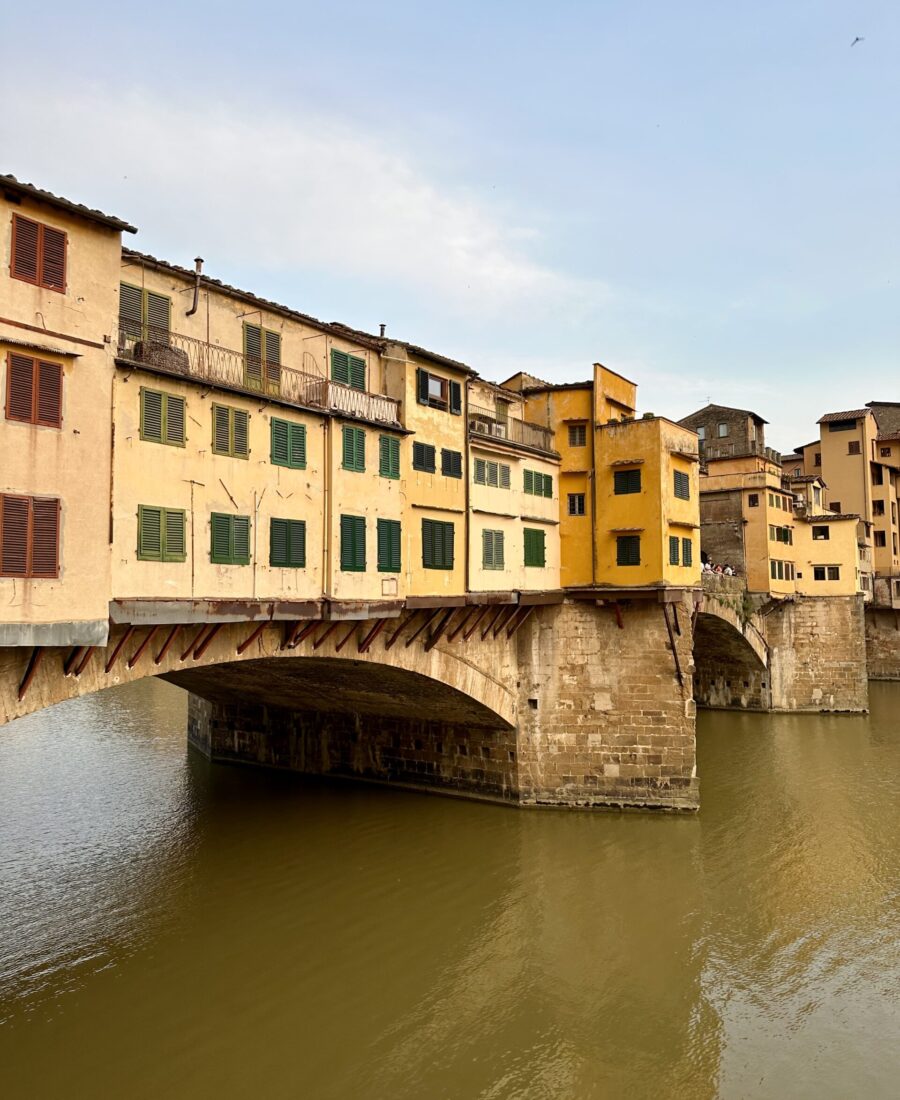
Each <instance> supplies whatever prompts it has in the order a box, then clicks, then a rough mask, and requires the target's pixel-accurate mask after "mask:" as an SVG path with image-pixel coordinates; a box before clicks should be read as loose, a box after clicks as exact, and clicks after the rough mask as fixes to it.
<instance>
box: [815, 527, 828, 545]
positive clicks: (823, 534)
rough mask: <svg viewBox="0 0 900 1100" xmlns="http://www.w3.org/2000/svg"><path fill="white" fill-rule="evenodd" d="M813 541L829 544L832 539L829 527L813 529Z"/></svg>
mask: <svg viewBox="0 0 900 1100" xmlns="http://www.w3.org/2000/svg"><path fill="white" fill-rule="evenodd" d="M812 537H813V541H816V542H822V541H824V542H827V541H828V540H829V539H830V538H831V532H830V531H829V529H828V528H827V527H813V529H812Z"/></svg>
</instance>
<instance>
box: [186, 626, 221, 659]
mask: <svg viewBox="0 0 900 1100" xmlns="http://www.w3.org/2000/svg"><path fill="white" fill-rule="evenodd" d="M224 625H225V624H224V623H213V625H212V626H211V627H210V628H209V633H208V634H207V635H206V637H205V638H204V639H203V641H202V642H201V643H200V644H199V645H198V646H197V648H196V649H195V650H194V653H193V657H194V660H195V661H199V660H200V658H201V657H202V656H203V654H204V653H205V652H206V651H207V650H208V649H209V645H210V642H212V640H213V638H215V636H216V635H217V634H218V633H219V631H220V630H221V629H222V627H223V626H224Z"/></svg>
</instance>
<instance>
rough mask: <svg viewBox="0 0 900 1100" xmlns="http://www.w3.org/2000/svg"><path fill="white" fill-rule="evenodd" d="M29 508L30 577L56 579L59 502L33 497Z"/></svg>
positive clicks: (57, 571) (57, 570)
mask: <svg viewBox="0 0 900 1100" xmlns="http://www.w3.org/2000/svg"><path fill="white" fill-rule="evenodd" d="M31 506H32V509H33V529H32V530H33V533H32V536H31V575H32V577H56V576H58V574H59V501H58V500H48V499H47V498H46V497H43V498H42V497H34V498H33V499H32V502H31Z"/></svg>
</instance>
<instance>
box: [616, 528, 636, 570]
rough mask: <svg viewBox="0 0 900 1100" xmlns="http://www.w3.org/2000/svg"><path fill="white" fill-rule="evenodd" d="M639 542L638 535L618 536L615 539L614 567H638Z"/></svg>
mask: <svg viewBox="0 0 900 1100" xmlns="http://www.w3.org/2000/svg"><path fill="white" fill-rule="evenodd" d="M640 564H641V540H640V537H639V536H638V535H620V536H619V537H618V538H617V539H616V565H640Z"/></svg>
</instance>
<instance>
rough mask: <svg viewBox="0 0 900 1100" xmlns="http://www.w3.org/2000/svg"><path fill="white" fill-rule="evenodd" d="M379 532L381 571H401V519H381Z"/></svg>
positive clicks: (379, 562)
mask: <svg viewBox="0 0 900 1100" xmlns="http://www.w3.org/2000/svg"><path fill="white" fill-rule="evenodd" d="M377 532H378V571H379V573H399V572H400V521H399V520H396V519H379V520H378V525H377Z"/></svg>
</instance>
